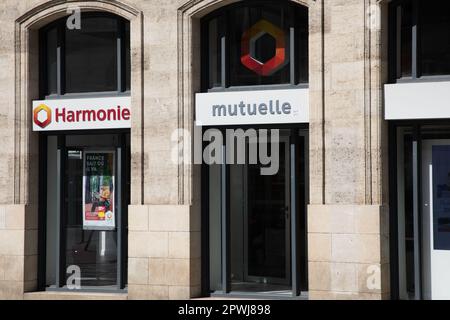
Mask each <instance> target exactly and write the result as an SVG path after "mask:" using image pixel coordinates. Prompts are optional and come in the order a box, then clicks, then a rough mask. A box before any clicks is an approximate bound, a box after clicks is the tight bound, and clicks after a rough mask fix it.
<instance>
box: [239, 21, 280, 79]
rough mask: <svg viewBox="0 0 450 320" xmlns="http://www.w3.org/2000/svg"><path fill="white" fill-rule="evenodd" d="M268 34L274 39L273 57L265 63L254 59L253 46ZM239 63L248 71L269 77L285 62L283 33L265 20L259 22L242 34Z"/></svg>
mask: <svg viewBox="0 0 450 320" xmlns="http://www.w3.org/2000/svg"><path fill="white" fill-rule="evenodd" d="M265 34H268V35H270V36H271V37H273V38H274V39H275V42H276V50H275V55H274V56H273V57H272V58H271V59H269V60H268V61H266V62H264V63H263V62H261V61H259V60H258V59H257V58H256V57H255V44H256V41H257V40H258V39H260V38H261V37H262V36H263V35H265ZM241 62H242V64H243V65H244V66H246V67H247V68H248V69H250V70H252V71H254V72H255V73H257V74H259V75H261V76H270V75H272V74H274V73H275V72H276V71H278V70H279V69H280V68H281V67H282V66H283V65H284V63H285V62H286V40H285V35H284V31H283V30H282V29H280V28H278V27H277V26H275V25H273V24H272V23H270V22H269V21H267V20H260V21H258V22H257V23H256V24H254V25H253V26H252V27H251V28H250V29H248V30H247V31H245V32H244V34H243V35H242V40H241Z"/></svg>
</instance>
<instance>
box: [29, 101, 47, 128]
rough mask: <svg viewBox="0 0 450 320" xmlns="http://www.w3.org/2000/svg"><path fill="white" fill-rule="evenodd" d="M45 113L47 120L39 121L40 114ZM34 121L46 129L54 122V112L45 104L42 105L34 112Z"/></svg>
mask: <svg viewBox="0 0 450 320" xmlns="http://www.w3.org/2000/svg"><path fill="white" fill-rule="evenodd" d="M40 113H45V120H43V121H42V120H40V119H39V114H40ZM33 120H34V123H35V124H36V125H38V126H39V127H41V128H42V129H44V128H45V127H46V126H48V125H49V124H50V123H51V122H52V110H51V109H50V108H49V107H48V106H46V105H45V104H40V105H38V106H37V107H36V108H34V110H33Z"/></svg>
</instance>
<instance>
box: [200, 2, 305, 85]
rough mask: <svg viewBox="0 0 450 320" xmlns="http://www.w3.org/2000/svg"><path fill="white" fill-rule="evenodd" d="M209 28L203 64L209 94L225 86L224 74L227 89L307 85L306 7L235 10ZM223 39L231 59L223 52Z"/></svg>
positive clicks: (258, 5)
mask: <svg viewBox="0 0 450 320" xmlns="http://www.w3.org/2000/svg"><path fill="white" fill-rule="evenodd" d="M204 27H205V28H206V34H207V36H205V38H204V39H205V41H206V42H207V44H206V49H205V50H204V54H205V55H206V57H203V59H204V60H203V61H204V62H205V64H207V65H208V70H209V72H208V74H207V75H208V81H207V82H206V83H207V85H208V88H209V89H211V88H214V87H220V86H223V84H222V80H221V79H222V74H221V70H225V72H226V75H225V76H226V77H225V78H226V83H225V86H227V87H235V86H261V85H277V84H299V83H307V82H308V10H307V8H306V7H302V6H297V5H292V4H289V3H287V2H285V3H282V4H280V3H279V2H277V3H275V2H268V1H264V2H263V1H261V2H260V3H252V4H250V5H245V4H244V5H242V4H239V5H232V6H230V7H227V8H225V9H223V10H222V11H221V12H220V13H214V17H212V18H206V19H205V21H204ZM223 29H225V31H224V33H222V30H223ZM291 31H292V32H293V33H294V36H293V39H294V43H293V44H291ZM223 37H225V53H226V59H222V56H221V50H220V49H221V41H222V38H223ZM291 46H293V49H294V50H291ZM291 51H294V52H293V53H294V56H293V60H294V61H291ZM223 60H225V65H222V64H223ZM291 67H294V68H293V70H292V71H294V72H291Z"/></svg>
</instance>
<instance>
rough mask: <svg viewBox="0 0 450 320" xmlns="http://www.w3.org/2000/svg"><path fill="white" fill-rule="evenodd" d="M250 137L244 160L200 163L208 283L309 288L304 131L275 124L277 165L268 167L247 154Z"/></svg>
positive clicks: (265, 290)
mask: <svg viewBox="0 0 450 320" xmlns="http://www.w3.org/2000/svg"><path fill="white" fill-rule="evenodd" d="M256 144H257V142H256V141H252V140H251V139H249V140H247V141H246V143H245V146H246V153H247V161H245V163H244V164H222V165H219V164H213V165H205V166H204V170H203V173H204V174H205V175H206V176H207V180H206V179H204V181H205V180H206V181H205V184H204V188H203V194H204V195H205V194H209V197H208V198H207V201H204V202H203V203H204V210H203V212H204V213H203V216H204V219H203V221H204V225H207V226H208V227H209V238H208V239H206V241H207V243H208V247H209V249H208V253H209V259H208V261H207V262H208V269H209V273H208V274H207V275H206V277H207V278H209V287H208V288H207V290H209V292H210V293H212V294H219V295H220V294H228V293H236V294H265V295H284V296H286V295H287V296H291V295H294V296H298V295H300V294H301V292H304V291H306V290H307V253H306V250H307V243H306V239H307V236H306V204H307V194H308V191H307V185H308V184H307V180H308V177H307V172H308V170H307V166H308V164H307V156H306V155H307V152H306V150H307V149H308V147H307V131H299V130H294V129H292V130H291V129H283V130H279V142H278V143H277V144H276V145H277V148H278V170H277V171H276V172H275V173H274V174H271V175H263V174H261V169H262V168H263V167H265V166H264V165H262V164H261V163H259V162H258V163H257V164H255V163H252V162H250V161H248V160H249V156H248V153H249V150H252V149H253V150H259V149H258V148H259V146H257V145H256ZM273 147H274V146H273V145H270V146H269V153H271V152H274V150H273V149H272V150H271V148H273ZM225 148H226V146H225ZM227 155H228V154H227ZM249 162H250V163H249ZM206 182H207V183H206ZM205 256H206V255H205ZM208 269H206V270H208Z"/></svg>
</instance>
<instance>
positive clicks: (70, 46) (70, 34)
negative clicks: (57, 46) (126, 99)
mask: <svg viewBox="0 0 450 320" xmlns="http://www.w3.org/2000/svg"><path fill="white" fill-rule="evenodd" d="M65 40H66V41H65V42H66V50H65V53H66V92H67V93H73V92H91V91H114V90H117V20H116V19H113V18H83V19H82V26H81V29H80V30H77V29H74V30H67V31H66V39H65Z"/></svg>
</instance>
